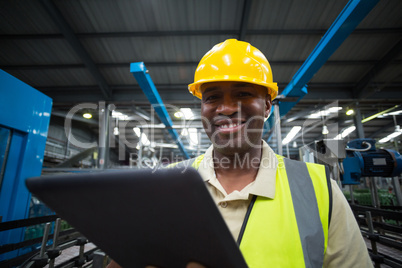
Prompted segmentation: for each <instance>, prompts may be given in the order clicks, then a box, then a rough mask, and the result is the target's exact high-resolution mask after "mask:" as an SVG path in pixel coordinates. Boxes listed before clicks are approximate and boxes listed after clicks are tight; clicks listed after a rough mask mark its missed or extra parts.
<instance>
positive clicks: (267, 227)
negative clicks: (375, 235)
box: [172, 155, 332, 268]
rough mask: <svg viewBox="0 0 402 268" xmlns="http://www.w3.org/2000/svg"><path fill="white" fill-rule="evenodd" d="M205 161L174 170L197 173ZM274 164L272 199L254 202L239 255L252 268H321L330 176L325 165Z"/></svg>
mask: <svg viewBox="0 0 402 268" xmlns="http://www.w3.org/2000/svg"><path fill="white" fill-rule="evenodd" d="M203 158H204V155H201V156H199V157H197V158H193V159H189V160H186V161H183V162H180V163H178V164H175V166H176V167H188V166H190V165H191V166H192V167H193V168H195V169H198V167H199V166H200V163H201V161H202V159H203ZM277 158H278V167H277V171H276V186H275V198H274V199H270V198H266V197H261V196H254V197H253V198H252V201H251V203H250V205H249V207H248V210H247V213H246V216H245V219H244V222H243V226H242V228H241V231H240V234H239V238H238V241H237V242H238V244H239V245H240V250H241V252H242V253H243V256H244V258H245V260H246V262H247V264H248V266H249V267H252V268H254V267H264V268H265V267H322V265H323V262H324V254H325V251H326V248H327V241H328V228H329V222H330V217H331V208H332V192H331V185H330V180H329V177H328V172H325V167H324V166H323V165H318V164H312V163H304V162H300V161H295V160H290V159H287V158H284V157H282V156H279V155H277ZM172 166H173V165H172Z"/></svg>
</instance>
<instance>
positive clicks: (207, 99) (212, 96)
mask: <svg viewBox="0 0 402 268" xmlns="http://www.w3.org/2000/svg"><path fill="white" fill-rule="evenodd" d="M217 98H218V97H217V96H216V95H211V96H208V97H206V98H205V101H211V100H215V99H217Z"/></svg>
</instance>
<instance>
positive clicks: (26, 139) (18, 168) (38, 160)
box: [0, 70, 52, 260]
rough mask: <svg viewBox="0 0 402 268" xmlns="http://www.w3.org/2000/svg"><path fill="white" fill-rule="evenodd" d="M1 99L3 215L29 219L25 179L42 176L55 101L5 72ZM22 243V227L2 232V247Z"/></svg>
mask: <svg viewBox="0 0 402 268" xmlns="http://www.w3.org/2000/svg"><path fill="white" fill-rule="evenodd" d="M0 96H1V97H0V107H1V111H2V112H1V113H0V171H1V172H0V216H1V217H2V221H3V222H6V221H12V220H18V219H25V218H28V213H29V204H30V201H31V195H30V193H29V192H28V190H27V189H26V187H25V179H26V178H28V177H33V176H39V175H40V174H41V170H42V163H43V155H44V152H45V145H46V138H47V131H48V127H49V120H50V112H51V108H52V99H50V98H49V97H47V96H45V95H44V94H42V93H40V92H39V91H37V90H36V89H34V88H32V87H30V86H28V85H27V84H25V83H23V82H21V81H20V80H18V79H16V78H14V77H13V76H11V75H9V74H8V73H6V72H4V71H2V70H0ZM22 240H24V230H23V229H22V228H19V229H14V230H11V231H4V232H0V244H1V245H4V244H8V243H16V242H20V241H22ZM13 256H16V253H15V252H14V253H13V252H11V253H9V254H8V255H7V258H10V257H13ZM3 257H4V256H3ZM3 257H2V256H0V260H1V259H2V258H3Z"/></svg>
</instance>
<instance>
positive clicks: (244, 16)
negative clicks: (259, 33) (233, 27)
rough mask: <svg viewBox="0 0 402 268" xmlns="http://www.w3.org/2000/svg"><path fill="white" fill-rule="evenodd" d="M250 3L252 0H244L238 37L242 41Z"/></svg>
mask: <svg viewBox="0 0 402 268" xmlns="http://www.w3.org/2000/svg"><path fill="white" fill-rule="evenodd" d="M251 3H252V0H244V5H243V13H242V16H241V22H240V32H239V37H238V38H239V40H240V41H244V40H245V37H246V31H247V25H248V18H249V17H250V10H251Z"/></svg>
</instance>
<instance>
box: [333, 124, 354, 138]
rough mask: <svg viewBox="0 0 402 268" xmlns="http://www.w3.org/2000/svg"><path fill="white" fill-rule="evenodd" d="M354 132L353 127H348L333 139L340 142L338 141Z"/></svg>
mask: <svg viewBox="0 0 402 268" xmlns="http://www.w3.org/2000/svg"><path fill="white" fill-rule="evenodd" d="M355 130H356V127H355V126H351V127H348V128H346V129H345V130H344V131H342V133H340V134H338V135H336V137H335V138H334V139H335V140H340V139H343V138H346V137H347V136H348V135H349V134H350V133H352V132H353V131H355Z"/></svg>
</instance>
